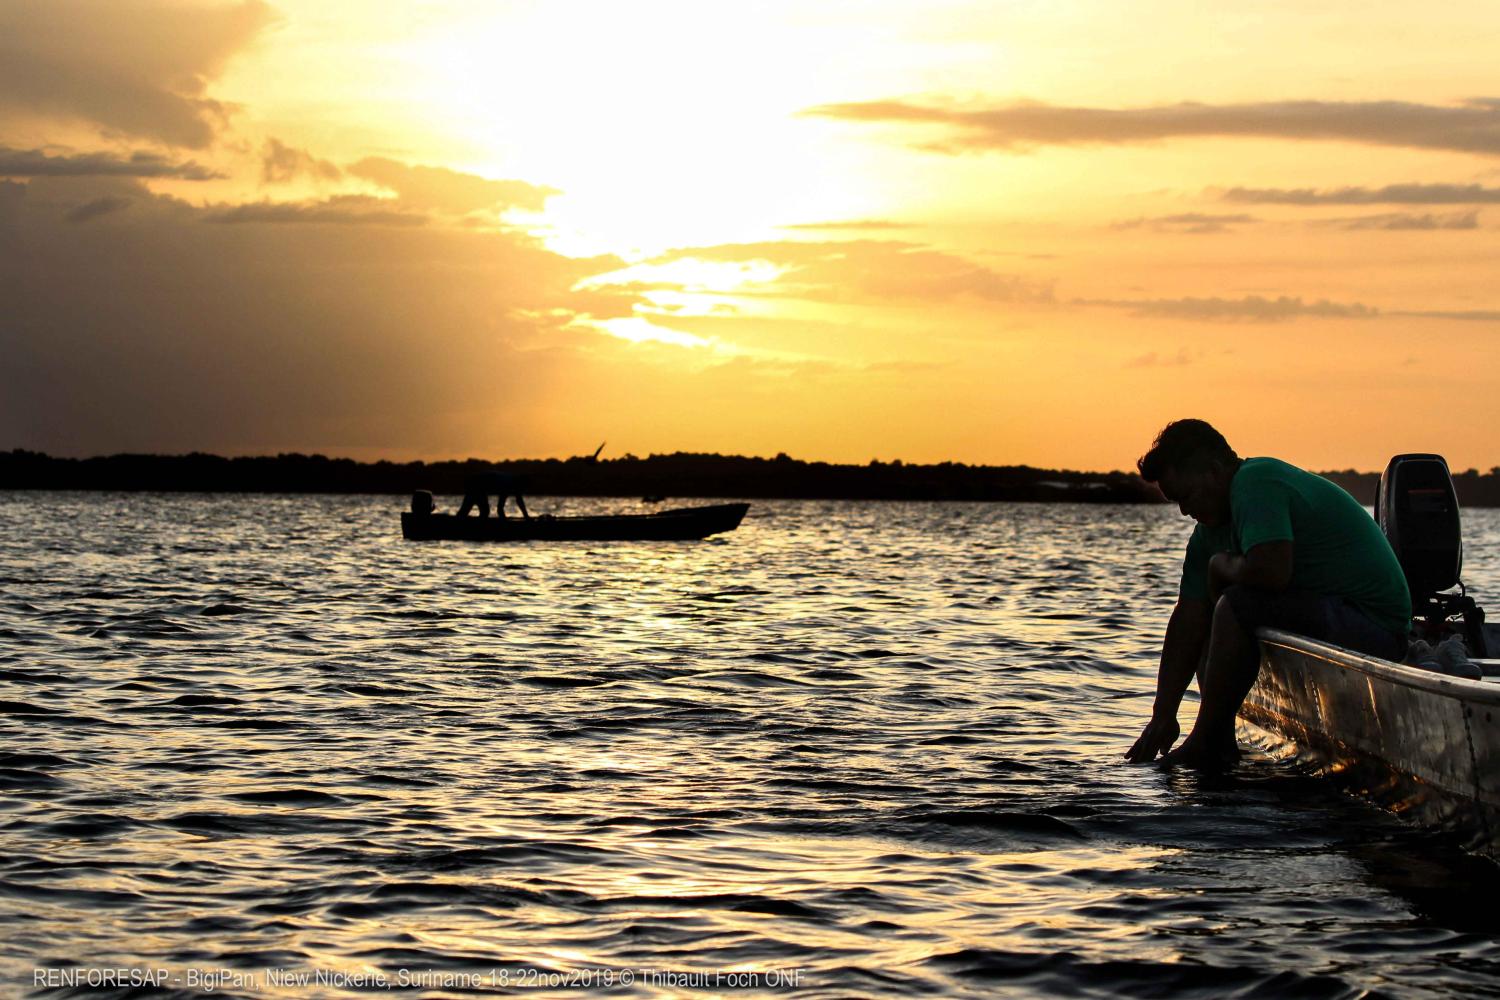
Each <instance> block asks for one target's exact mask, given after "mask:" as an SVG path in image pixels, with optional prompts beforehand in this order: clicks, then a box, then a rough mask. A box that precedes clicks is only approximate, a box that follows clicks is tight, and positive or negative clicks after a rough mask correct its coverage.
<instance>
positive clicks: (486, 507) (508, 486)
mask: <svg viewBox="0 0 1500 1000" xmlns="http://www.w3.org/2000/svg"><path fill="white" fill-rule="evenodd" d="M523 485H524V483H523V482H522V479H521V477H520V476H517V475H512V474H511V473H509V472H476V473H475V474H473V475H471V476H469V477H468V478H467V479H465V480H464V502H463V505H462V506H460V507H459V508H458V516H459V517H465V516H467V515H468V513H469V511H470V510H472V509H473V508H475V507H478V508H479V516H480V517H489V516H490V499H489V495H490V494H491V493H494V494H497V497H496V500H495V514H496V516H498V517H504V516H505V500H506V498H507V497H515V498H516V506H517V507H518V508H520V510H521V516H522V517H523V518H525V519H527V520H530V519H531V512H530V511H528V510H527V509H526V498H525V497H523V496H521V489H522V486H523Z"/></svg>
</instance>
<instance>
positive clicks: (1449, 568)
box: [1375, 455, 1464, 604]
mask: <svg viewBox="0 0 1500 1000" xmlns="http://www.w3.org/2000/svg"><path fill="white" fill-rule="evenodd" d="M1375 520H1376V521H1377V522H1379V524H1380V530H1381V531H1383V532H1385V537H1386V540H1387V541H1389V542H1390V543H1391V548H1392V549H1394V550H1395V552H1396V558H1397V560H1399V561H1400V563H1401V569H1402V570H1403V571H1404V572H1405V573H1406V585H1407V587H1408V589H1410V590H1411V597H1412V602H1413V604H1420V603H1422V602H1425V601H1426V600H1427V599H1428V598H1429V597H1431V596H1432V595H1433V594H1436V593H1437V592H1439V591H1442V590H1447V589H1449V588H1450V587H1453V586H1456V585H1457V584H1458V582H1459V574H1460V572H1461V571H1462V570H1463V560H1464V547H1463V532H1462V528H1461V525H1460V522H1459V513H1458V493H1457V491H1456V490H1455V489H1454V488H1453V477H1452V476H1451V475H1450V474H1449V472H1448V463H1447V462H1446V461H1444V460H1443V457H1442V456H1441V455H1397V456H1396V457H1395V458H1393V459H1391V461H1390V464H1388V465H1387V466H1386V467H1385V472H1383V473H1381V476H1380V488H1379V490H1377V492H1376V495H1375Z"/></svg>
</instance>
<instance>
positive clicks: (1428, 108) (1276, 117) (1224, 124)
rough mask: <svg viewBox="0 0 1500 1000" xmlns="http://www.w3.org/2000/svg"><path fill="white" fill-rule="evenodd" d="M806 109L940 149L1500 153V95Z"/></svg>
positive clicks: (876, 104) (888, 104) (898, 104)
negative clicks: (1195, 142) (1447, 102)
mask: <svg viewBox="0 0 1500 1000" xmlns="http://www.w3.org/2000/svg"><path fill="white" fill-rule="evenodd" d="M804 114H809V115H817V116H821V117H825V118H839V119H843V120H846V121H857V122H898V123H903V124H911V125H931V126H936V127H940V128H942V129H943V131H944V134H945V137H944V138H943V139H941V140H940V141H938V142H937V143H934V144H932V145H930V146H929V147H928V148H931V149H934V150H937V151H939V152H966V151H984V150H998V151H1005V152H1017V151H1023V150H1026V149H1029V148H1034V147H1037V146H1070V145H1090V144H1093V145H1120V144H1134V143H1145V142H1156V141H1160V140H1163V139H1178V138H1187V137H1195V136H1197V137H1220V138H1225V137H1237V138H1259V139H1283V140H1301V141H1305V140H1324V141H1337V142H1352V143H1361V144H1367V145H1379V146H1406V147H1413V148H1420V149H1445V150H1457V151H1461V152H1468V153H1479V154H1482V155H1486V156H1495V155H1500V100H1491V99H1479V100H1474V101H1469V102H1468V103H1466V104H1462V105H1459V106H1457V107H1448V106H1443V105H1432V104H1414V103H1411V102H1407V101H1270V102H1263V103H1254V104H1222V105H1214V104H1194V103H1182V104H1170V105H1161V106H1157V107H1144V108H1081V107H1064V106H1060V105H1053V104H1040V103H1023V104H1011V105H1007V106H1004V107H992V108H962V107H940V106H935V105H930V104H914V103H911V102H907V101H867V102H856V103H848V104H825V105H821V106H818V107H814V108H809V109H808V110H807V111H806V112H804Z"/></svg>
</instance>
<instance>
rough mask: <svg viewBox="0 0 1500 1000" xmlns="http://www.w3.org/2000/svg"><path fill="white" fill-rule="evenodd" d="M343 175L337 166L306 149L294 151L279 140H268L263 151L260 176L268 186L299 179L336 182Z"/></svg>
mask: <svg viewBox="0 0 1500 1000" xmlns="http://www.w3.org/2000/svg"><path fill="white" fill-rule="evenodd" d="M343 175H344V172H343V171H342V170H340V169H339V168H338V165H337V164H334V163H329V162H328V161H327V160H320V159H318V158H317V157H316V156H313V155H312V154H311V153H309V152H308V151H307V150H305V149H293V148H292V147H291V146H288V145H286V144H285V143H283V142H281V140H279V139H274V138H273V139H267V140H266V144H265V146H264V148H263V149H262V151H261V159H260V176H261V180H262V181H264V182H265V183H267V184H285V183H287V182H288V181H292V180H296V179H297V178H299V177H311V178H313V179H315V180H324V181H336V180H338V179H339V178H340V177H342V176H343Z"/></svg>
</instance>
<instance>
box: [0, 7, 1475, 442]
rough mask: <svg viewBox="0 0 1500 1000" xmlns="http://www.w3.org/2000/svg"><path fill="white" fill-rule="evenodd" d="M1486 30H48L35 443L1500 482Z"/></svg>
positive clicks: (1391, 11)
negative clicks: (1163, 431)
mask: <svg viewBox="0 0 1500 1000" xmlns="http://www.w3.org/2000/svg"><path fill="white" fill-rule="evenodd" d="M1497 29H1500V8H1497V7H1496V6H1495V5H1493V4H1488V3H1477V2H1459V3H1454V4H1447V5H1442V6H1439V7H1433V6H1432V5H1420V6H1419V5H1416V4H1412V3H1397V4H1382V5H1376V6H1374V7H1372V6H1371V5H1368V4H1354V3H1344V2H1338V3H1330V4H1318V5H1286V4H1274V5H1273V4H1266V3H1263V2H1240V3H1218V4H1213V5H1202V4H1197V3H1188V2H1185V0H1181V2H1151V3H1146V4H1131V5H1121V4H1117V3H1107V2H1103V0H1097V2H1082V0H1080V2H1072V3H1061V4H1059V3H1039V2H1030V0H1026V2H1016V3H1006V4H994V3H982V2H943V3H936V4H933V3H914V2H902V3H894V2H885V3H878V2H877V3H868V4H833V5H824V4H811V5H810V4H806V3H792V2H775V3H765V4H755V5H748V6H747V5H740V6H730V5H724V4H705V3H701V2H698V3H692V2H645V3H636V4H616V3H603V2H595V3H576V2H546V3H543V2H531V3H515V4H504V5H500V4H493V3H482V2H472V3H465V2H459V0H445V2H441V3H431V4H384V5H371V4H368V3H353V2H329V0H318V2H313V0H284V2H275V3H263V2H260V0H243V2H224V3H220V2H202V3H198V2H177V0H170V2H169V0H140V2H131V3H102V2H96V0H56V2H40V0H22V2H15V3H11V4H8V5H6V6H5V7H4V8H0V38H4V39H5V40H4V41H3V42H0V52H3V53H4V58H3V59H0V253H3V254H4V258H5V262H6V267H5V268H4V269H0V294H3V295H4V298H5V301H6V302H7V303H8V306H7V316H6V319H5V321H4V325H3V327H0V336H3V337H4V351H5V355H6V360H7V363H6V364H5V365H3V366H0V421H3V426H5V427H7V428H9V429H10V435H9V440H8V441H4V442H0V446H3V447H25V448H34V449H38V450H44V451H49V452H53V453H56V454H66V455H85V454H99V453H107V452H117V451H155V452H177V451H189V450H203V451H212V452H219V453H228V454H247V453H264V452H277V451H316V452H324V453H329V454H338V455H348V456H352V457H358V458H367V459H371V458H392V459H406V458H426V459H437V458H446V457H464V456H469V455H478V456H485V457H494V458H504V457H545V456H550V455H558V456H561V455H569V454H576V453H579V452H582V451H587V450H589V449H590V448H591V447H592V445H593V444H594V443H596V442H597V441H599V440H601V439H605V438H607V439H609V440H610V441H611V442H612V444H611V447H612V449H614V448H618V449H619V451H621V452H624V451H632V452H635V453H638V454H647V453H650V452H662V451H677V450H684V451H718V452H726V453H729V452H738V453H744V454H759V455H772V454H775V453H777V452H787V453H789V454H792V455H794V456H797V457H801V458H808V459H826V460H834V461H860V462H862V461H867V460H869V459H871V458H881V459H894V458H900V459H903V460H905V461H909V462H911V461H916V462H923V461H943V460H949V459H951V460H955V461H965V462H973V463H995V464H1022V463H1025V464H1032V465H1039V466H1052V467H1068V468H1078V469H1101V470H1102V469H1112V468H1124V467H1128V466H1129V465H1130V463H1131V462H1132V460H1133V458H1134V456H1135V455H1137V454H1139V453H1140V452H1141V451H1142V450H1143V449H1144V448H1145V446H1146V445H1147V444H1148V443H1149V441H1150V438H1151V436H1152V435H1153V434H1154V433H1155V431H1156V430H1157V429H1159V427H1160V426H1161V425H1162V424H1163V423H1165V422H1166V421H1167V420H1170V419H1172V418H1175V417H1179V416H1199V417H1204V418H1207V419H1209V420H1211V421H1213V422H1214V423H1215V424H1217V425H1219V426H1221V427H1222V428H1223V430H1224V431H1225V432H1226V434H1227V436H1228V437H1229V438H1230V440H1231V442H1232V443H1234V445H1235V446H1236V448H1237V449H1238V450H1239V451H1240V452H1241V453H1242V454H1275V455H1278V456H1280V457H1284V458H1287V459H1289V460H1291V461H1294V462H1298V463H1300V464H1303V465H1308V466H1311V467H1315V468H1322V469H1329V468H1350V467H1353V468H1361V469H1374V468H1379V467H1380V466H1382V465H1383V464H1384V461H1385V459H1386V457H1388V456H1389V455H1390V454H1393V453H1396V452H1400V451H1440V452H1443V453H1445V454H1446V455H1447V456H1448V458H1449V460H1450V462H1451V463H1452V464H1453V465H1454V467H1456V468H1464V467H1467V466H1478V467H1481V468H1488V467H1489V466H1491V465H1493V464H1495V462H1496V461H1497V459H1496V453H1495V450H1494V447H1493V443H1492V441H1491V435H1490V433H1489V428H1492V427H1494V426H1495V425H1496V424H1497V422H1500V394H1496V393H1494V392H1493V391H1491V387H1492V384H1493V381H1494V376H1493V374H1492V372H1493V371H1494V370H1495V369H1496V363H1497V361H1500V346H1497V345H1500V341H1497V337H1496V334H1497V333H1500V292H1497V291H1496V289H1495V282H1494V277H1493V276H1494V274H1495V273H1496V267H1497V264H1500V260H1497V258H1500V244H1497V241H1496V239H1495V236H1494V235H1493V234H1494V233H1495V227H1496V223H1495V221H1494V218H1495V216H1496V208H1495V205H1496V203H1500V95H1497V94H1496V92H1495V82H1494V72H1493V52H1494V45H1493V40H1494V38H1495V37H1496V32H1497Z"/></svg>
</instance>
